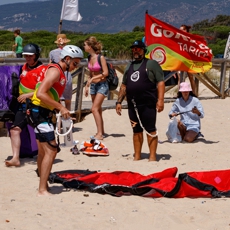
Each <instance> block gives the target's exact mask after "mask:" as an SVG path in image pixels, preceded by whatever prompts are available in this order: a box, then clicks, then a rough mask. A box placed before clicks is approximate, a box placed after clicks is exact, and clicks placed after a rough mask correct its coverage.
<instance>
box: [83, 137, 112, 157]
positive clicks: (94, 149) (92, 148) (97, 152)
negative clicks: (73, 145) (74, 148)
mask: <svg viewBox="0 0 230 230" xmlns="http://www.w3.org/2000/svg"><path fill="white" fill-rule="evenodd" d="M79 151H81V152H82V153H83V154H85V155H88V156H108V155H109V150H108V148H107V147H106V146H105V145H104V144H103V143H102V142H100V141H99V140H97V139H91V140H90V141H89V142H88V141H83V142H82V143H81V144H80V148H79Z"/></svg>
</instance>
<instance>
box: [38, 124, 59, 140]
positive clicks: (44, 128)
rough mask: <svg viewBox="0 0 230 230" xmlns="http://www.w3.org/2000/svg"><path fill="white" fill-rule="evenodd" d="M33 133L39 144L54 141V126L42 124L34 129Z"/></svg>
mask: <svg viewBox="0 0 230 230" xmlns="http://www.w3.org/2000/svg"><path fill="white" fill-rule="evenodd" d="M38 130H39V131H38ZM34 132H35V135H36V139H37V140H39V141H40V142H50V141H53V140H55V134H54V126H53V124H52V123H48V122H43V123H41V124H39V125H38V126H37V127H36V128H34Z"/></svg>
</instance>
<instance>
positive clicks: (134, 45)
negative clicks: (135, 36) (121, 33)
mask: <svg viewBox="0 0 230 230" xmlns="http://www.w3.org/2000/svg"><path fill="white" fill-rule="evenodd" d="M133 47H140V48H143V49H145V48H146V45H145V43H144V42H142V41H140V40H136V41H135V42H134V43H133V44H132V45H131V46H130V48H131V49H132V48H133Z"/></svg>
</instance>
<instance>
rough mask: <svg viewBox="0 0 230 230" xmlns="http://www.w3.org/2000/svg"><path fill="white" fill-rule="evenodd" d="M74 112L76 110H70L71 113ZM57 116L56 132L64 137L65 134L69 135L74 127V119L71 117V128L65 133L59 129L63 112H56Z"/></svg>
mask: <svg viewBox="0 0 230 230" xmlns="http://www.w3.org/2000/svg"><path fill="white" fill-rule="evenodd" d="M73 113H74V111H71V112H70V114H73ZM56 117H57V124H56V130H55V131H56V134H57V135H58V136H61V137H64V136H66V135H68V134H69V133H70V132H71V131H72V128H73V121H72V120H71V119H69V122H70V127H69V129H68V131H67V132H65V133H59V131H58V127H59V123H60V120H61V113H60V112H59V113H58V114H56Z"/></svg>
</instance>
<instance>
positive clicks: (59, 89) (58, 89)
mask: <svg viewBox="0 0 230 230" xmlns="http://www.w3.org/2000/svg"><path fill="white" fill-rule="evenodd" d="M49 68H57V69H58V70H59V72H60V77H59V81H58V82H55V83H54V84H53V86H52V87H51V88H50V89H49V91H48V94H49V96H50V97H51V98H52V99H53V100H55V101H59V99H60V97H61V95H62V94H63V91H64V89H65V85H66V81H67V80H66V76H65V74H64V72H63V70H62V68H61V67H60V65H59V64H56V63H52V64H49V65H48V66H47V69H46V71H47V70H48V69H49ZM45 77H46V72H45ZM40 84H41V82H39V83H38V84H37V85H36V90H35V93H34V95H33V98H32V100H31V101H32V103H33V104H34V105H37V106H41V107H43V108H46V109H49V110H54V109H55V108H53V107H52V106H49V105H47V104H45V103H44V102H42V101H41V100H40V99H38V98H37V90H38V87H39V86H40Z"/></svg>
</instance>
